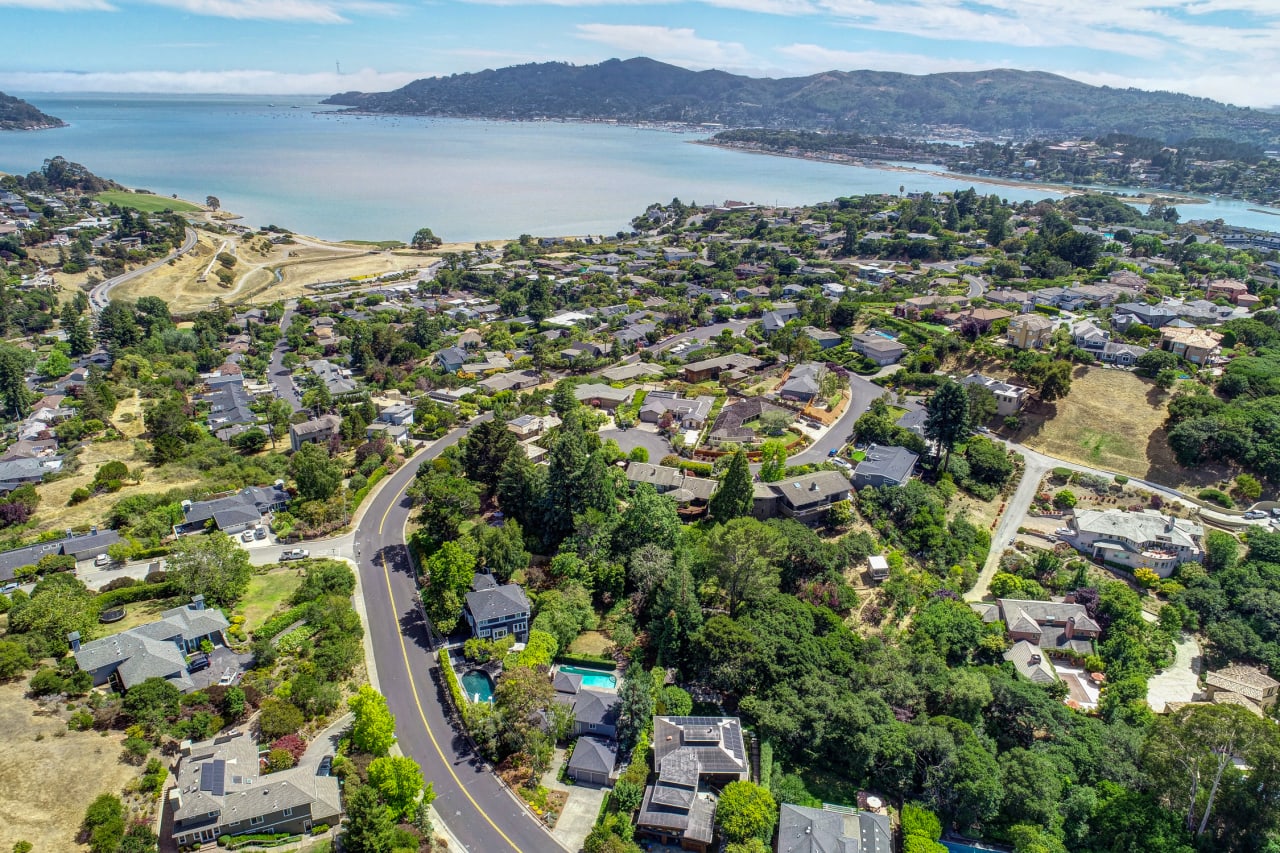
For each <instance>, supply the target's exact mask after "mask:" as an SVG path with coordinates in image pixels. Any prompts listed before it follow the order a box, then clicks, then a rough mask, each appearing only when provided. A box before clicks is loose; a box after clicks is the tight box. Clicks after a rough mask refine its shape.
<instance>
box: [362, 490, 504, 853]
mask: <svg viewBox="0 0 1280 853" xmlns="http://www.w3.org/2000/svg"><path fill="white" fill-rule="evenodd" d="M406 488H407V486H406ZM403 492H404V489H401V490H400V492H399V493H397V494H396V496H395V497H394V498H392V499H391V503H389V504H388V505H387V511H386V512H384V513H383V514H382V519H381V520H380V521H379V522H378V535H379V536H381V535H382V528H383V526H384V525H386V523H387V516H388V515H390V514H391V508H392V507H393V506H395V505H396V503H397V502H398V500H399V498H400V494H402V493H403ZM408 544H409V543H408V542H406V543H405V547H406V548H407V547H408ZM382 576H383V579H384V580H386V582H387V597H388V598H390V599H391V606H392V607H393V608H394V607H395V603H396V599H395V594H394V593H393V592H392V591H391V571H390V570H389V569H388V568H387V554H386V551H383V553H382ZM396 633H397V635H398V636H399V638H400V654H401V655H402V656H403V657H404V671H405V674H406V675H408V676H409V689H410V690H412V691H413V704H414V705H416V706H417V708H418V716H419V717H421V718H422V725H423V727H424V728H425V729H426V730H427V737H429V738H431V744H432V746H434V747H435V748H436V752H437V753H439V754H440V760H441V761H442V762H444V767H445V769H446V770H448V771H449V775H450V776H452V777H453V781H454V782H456V783H457V785H458V790H460V791H462V796H464V797H466V798H467V801H468V802H470V803H471V805H472V806H474V807H475V810H476V811H477V812H479V813H480V817H482V818H484V819H485V822H486V823H488V824H489V826H491V827H493V831H494V832H496V833H498V835H500V836H502V840H503V841H505V842H507V843H508V844H510V845H511V849H512V850H514V851H516V853H523V851H522V850H521V849H520V848H519V847H517V846H516V843H515V842H514V841H512V840H511V839H510V838H508V837H507V834H506V833H505V832H503V831H502V830H501V829H500V828H499V827H498V825H497V824H496V823H494V822H493V818H491V817H489V815H488V814H486V813H485V810H484V809H482V808H480V804H479V803H477V802H476V801H475V798H474V797H472V796H471V792H470V791H468V790H467V788H466V786H465V785H463V784H462V780H461V779H459V778H458V774H457V773H455V772H454V770H453V763H452V762H451V761H450V760H449V756H447V755H445V754H444V749H442V748H441V746H440V741H438V740H436V734H435V732H433V731H432V730H431V724H430V723H428V722H427V712H426V711H425V710H423V708H422V700H421V699H420V698H419V696H418V685H417V683H416V682H415V681H414V679H413V669H412V668H411V667H410V665H409V648H408V646H406V645H405V642H404V632H403V631H397V632H396Z"/></svg>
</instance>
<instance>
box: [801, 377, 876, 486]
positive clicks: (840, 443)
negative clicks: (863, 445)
mask: <svg viewBox="0 0 1280 853" xmlns="http://www.w3.org/2000/svg"><path fill="white" fill-rule="evenodd" d="M849 393H850V395H851V397H850V399H849V405H848V407H847V408H846V409H845V410H844V414H842V415H841V416H840V418H839V420H837V421H836V422H835V423H834V424H832V425H831V428H830V429H828V430H827V431H826V432H825V433H823V435H822V436H821V437H819V438H818V440H817V441H815V442H814V443H813V444H812V445H810V446H809V447H808V448H807V449H805V450H804V452H802V453H797V454H796V455H795V456H793V457H791V458H790V459H789V460H787V464H789V465H807V464H810V463H817V462H825V461H826V460H827V454H828V453H830V452H831V451H832V450H839V449H840V448H842V447H844V446H845V445H846V444H848V443H849V438H850V436H852V435H853V425H854V424H855V423H857V421H858V418H860V417H862V415H863V413H864V412H866V411H867V409H869V408H871V403H872V401H873V400H875V399H876V398H877V397H879V396H880V395H881V394H883V393H885V390H884V389H883V388H881V387H880V386H879V385H876V384H875V383H873V382H871V381H869V380H867V379H864V378H863V377H861V376H856V375H853V376H850V377H849Z"/></svg>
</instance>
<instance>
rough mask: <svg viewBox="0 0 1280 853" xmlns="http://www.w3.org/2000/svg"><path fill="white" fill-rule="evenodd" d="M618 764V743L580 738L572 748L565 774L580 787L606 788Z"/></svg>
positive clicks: (595, 738) (593, 738)
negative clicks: (594, 786) (596, 786)
mask: <svg viewBox="0 0 1280 853" xmlns="http://www.w3.org/2000/svg"><path fill="white" fill-rule="evenodd" d="M617 763H618V742H617V741H616V740H605V739H603V738H598V737H580V738H578V740H577V742H576V743H575V744H574V746H573V755H571V756H570V757H569V765H568V767H567V769H566V771H565V772H566V773H567V774H568V776H569V778H570V779H572V780H574V781H575V782H577V783H578V784H580V785H583V784H585V785H599V786H600V787H606V786H608V785H609V784H610V783H611V782H612V781H613V768H614V766H615V765H616V764H617Z"/></svg>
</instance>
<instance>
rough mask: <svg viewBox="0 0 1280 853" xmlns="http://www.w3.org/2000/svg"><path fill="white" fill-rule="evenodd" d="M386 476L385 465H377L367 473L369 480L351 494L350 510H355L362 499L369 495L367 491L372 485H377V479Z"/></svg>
mask: <svg viewBox="0 0 1280 853" xmlns="http://www.w3.org/2000/svg"><path fill="white" fill-rule="evenodd" d="M385 476H387V468H386V466H385V465H379V466H378V467H377V468H374V469H373V473H372V474H370V475H369V480H368V482H366V483H365V484H364V488H362V489H360V490H358V491H357V492H356V493H355V494H353V495H352V496H351V511H352V512H355V511H356V510H357V509H359V508H360V504H362V503H364V499H365V498H367V497H369V492H371V491H372V490H373V487H374V486H376V485H378V481H379V480H381V479H382V478H383V477H385Z"/></svg>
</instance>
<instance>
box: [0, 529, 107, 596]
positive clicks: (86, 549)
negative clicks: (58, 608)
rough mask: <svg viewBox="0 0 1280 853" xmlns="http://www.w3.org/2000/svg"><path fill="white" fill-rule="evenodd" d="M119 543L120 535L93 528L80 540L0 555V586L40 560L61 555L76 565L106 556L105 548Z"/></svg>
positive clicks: (52, 542)
mask: <svg viewBox="0 0 1280 853" xmlns="http://www.w3.org/2000/svg"><path fill="white" fill-rule="evenodd" d="M120 541H121V539H120V534H119V533H117V532H116V531H114V530H101V531H100V530H98V528H96V527H94V528H91V532H90V533H86V534H83V535H80V536H74V535H73V536H67V537H66V538H64V539H53V540H50V541H48V542H36V543H34V544H32V545H27V546H24V547H22V548H13V549H10V550H8V551H0V585H2V584H7V583H9V582H10V581H12V580H13V579H14V577H15V575H16V573H17V570H18V569H20V568H22V567H23V566H34V565H36V564H37V563H39V562H40V558H41V557H45V556H48V555H50V554H65V555H67V556H69V557H74V558H75V559H76V560H77V561H79V560H88V559H92V558H94V557H97V556H98V555H99V554H105V553H107V548H109V547H111V546H112V545H114V544H116V543H117V542H120Z"/></svg>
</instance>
